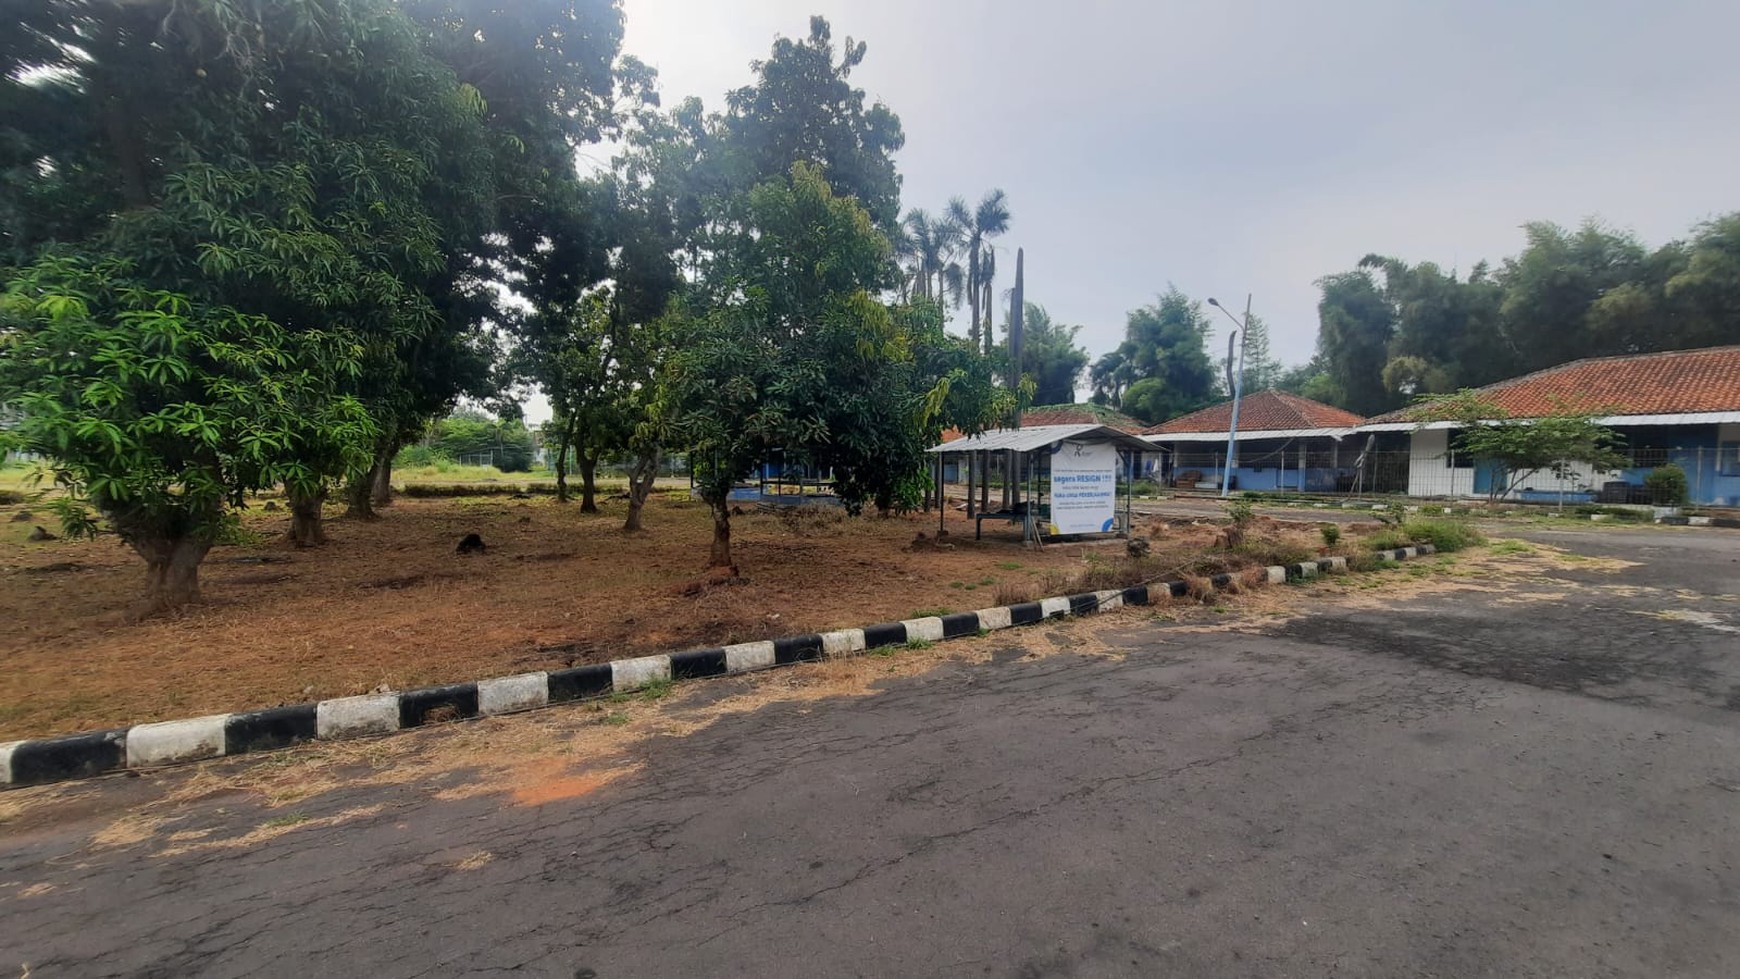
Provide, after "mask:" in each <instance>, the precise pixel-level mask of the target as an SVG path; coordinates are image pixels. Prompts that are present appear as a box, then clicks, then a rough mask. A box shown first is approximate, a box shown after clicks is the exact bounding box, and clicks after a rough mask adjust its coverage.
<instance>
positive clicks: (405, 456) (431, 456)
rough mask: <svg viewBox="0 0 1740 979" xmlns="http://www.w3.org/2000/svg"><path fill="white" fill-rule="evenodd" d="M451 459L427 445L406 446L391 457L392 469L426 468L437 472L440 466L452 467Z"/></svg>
mask: <svg viewBox="0 0 1740 979" xmlns="http://www.w3.org/2000/svg"><path fill="white" fill-rule="evenodd" d="M452 464H453V458H452V457H451V456H448V455H444V454H442V453H441V452H438V451H436V450H435V449H434V448H433V447H431V446H427V445H407V446H405V447H404V448H402V449H400V450H399V454H398V455H396V456H394V457H393V468H394V469H420V468H422V467H424V466H428V467H431V468H434V469H437V470H438V471H439V469H440V467H441V466H442V465H452Z"/></svg>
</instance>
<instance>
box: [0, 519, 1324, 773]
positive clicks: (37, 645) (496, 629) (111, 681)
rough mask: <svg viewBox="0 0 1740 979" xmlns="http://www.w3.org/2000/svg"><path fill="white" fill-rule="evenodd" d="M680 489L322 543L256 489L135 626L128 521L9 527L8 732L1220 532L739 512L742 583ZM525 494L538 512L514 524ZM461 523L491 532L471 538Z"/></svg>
mask: <svg viewBox="0 0 1740 979" xmlns="http://www.w3.org/2000/svg"><path fill="white" fill-rule="evenodd" d="M678 497H679V494H674V493H673V494H661V495H659V496H655V497H654V498H653V499H652V500H650V501H649V502H648V504H647V511H646V525H647V528H648V529H647V531H646V532H644V533H640V534H624V533H622V531H621V529H620V528H621V525H622V520H623V518H624V516H625V515H626V512H627V505H626V503H622V502H611V501H606V502H604V503H603V504H601V507H602V509H603V511H604V512H603V513H601V514H598V515H586V514H581V513H580V512H579V507H578V505H577V504H569V505H566V506H564V505H561V504H558V503H556V502H555V501H554V500H553V499H551V498H548V497H539V498H537V499H534V500H531V501H529V502H526V503H516V504H515V505H514V506H512V507H504V506H502V505H501V502H500V501H499V498H497V499H488V498H468V497H454V498H419V499H411V498H402V499H400V500H399V501H398V502H397V503H396V504H394V505H393V506H391V507H389V508H386V509H385V510H383V511H382V519H380V520H376V521H369V522H361V521H349V520H343V519H338V514H339V508H337V507H333V508H329V510H328V511H327V514H328V518H329V519H328V525H327V532H328V535H329V537H330V538H331V542H330V543H329V544H327V545H326V546H324V547H319V548H311V549H307V550H296V549H294V548H292V547H290V546H289V545H288V544H286V543H284V542H283V535H284V533H285V531H286V529H287V527H288V524H289V516H288V514H287V513H285V512H282V511H279V512H273V513H267V512H264V511H263V510H260V509H255V510H252V511H250V512H248V513H247V514H245V515H244V518H243V530H244V534H243V537H244V538H251V539H255V540H258V541H260V542H261V543H257V544H254V545H251V546H237V545H225V546H220V547H218V548H216V549H214V551H213V552H212V554H211V556H210V558H209V559H208V560H207V561H206V564H205V566H204V568H203V570H202V573H201V587H202V592H203V602H202V604H200V605H198V606H195V607H193V608H190V609H187V610H185V611H182V612H180V613H177V614H174V615H169V616H165V617H161V618H157V619H152V620H149V621H146V622H144V623H140V624H137V625H128V626H115V625H112V624H109V623H110V621H111V620H110V619H108V618H107V616H108V615H109V614H110V613H113V612H114V611H116V610H118V609H123V608H125V607H127V606H128V605H129V604H131V603H132V602H133V601H134V600H135V598H136V597H137V595H138V592H139V590H140V588H141V587H142V585H143V579H144V567H143V565H142V563H141V562H140V561H139V560H138V558H137V557H136V556H135V555H134V554H133V553H132V551H130V550H128V549H127V548H125V547H124V546H122V545H121V544H120V543H119V542H118V541H116V540H115V539H114V538H113V537H106V538H102V539H99V540H96V541H66V540H62V541H54V542H50V543H47V544H28V545H27V544H25V543H24V541H23V538H24V536H25V533H26V532H27V530H28V528H26V527H24V526H22V525H20V526H17V527H11V526H3V525H0V572H10V573H4V574H0V620H3V621H6V622H7V623H8V624H9V628H8V630H7V632H6V634H5V636H4V637H0V664H3V665H4V669H0V741H5V740H11V739H14V738H25V737H45V736H49V735H54V734H65V733H70V732H75V731H85V730H95V729H99V728H104V727H111V726H122V725H127V724H135V723H142V722H146V721H155V720H167V719H171V718H178V717H193V716H198V715H202V714H211V713H221V712H225V711H235V710H246V709H251V708H259V707H271V706H275V705H278V704H285V703H301V702H306V701H310V700H319V699H324V698H329V697H340V696H348V695H353V694H360V693H366V692H368V691H371V690H374V689H376V688H378V687H381V686H383V685H384V686H386V687H387V688H389V689H400V690H403V689H410V688H413V687H418V686H426V685H431V684H438V683H451V682H457V681H464V680H473V679H478V678H482V677H490V676H499V675H505V674H509V673H516V672H524V671H529V670H540V669H559V668H562V667H567V666H573V665H577V664H583V663H592V662H603V661H607V660H611V659H617V658H621V657H625V656H634V655H641V654H645V653H652V652H664V651H675V650H679V649H684V648H692V647H697V646H712V645H721V644H725V643H733V642H744V641H749V640H756V639H768V638H774V637H778V636H785V635H793V634H797V633H802V632H814V631H822V630H826V629H836V628H845V627H852V626H860V625H864V624H866V623H870V622H877V621H888V620H895V619H904V618H911V617H913V616H916V615H920V614H924V615H937V614H943V613H945V612H960V611H970V610H973V609H978V608H985V607H988V606H992V605H998V604H1002V603H1004V602H1006V601H1011V600H1025V599H1024V598H1020V597H1019V596H1028V597H1039V596H1041V595H1053V594H1062V593H1063V592H1064V591H1065V590H1068V589H1071V588H1074V589H1075V590H1082V589H1084V588H1113V587H1123V586H1125V585H1128V584H1134V583H1135V580H1130V579H1132V577H1134V579H1136V580H1140V579H1143V578H1147V577H1154V576H1159V575H1163V574H1165V573H1167V572H1169V571H1173V570H1176V569H1184V570H1191V569H1193V568H1196V567H1198V566H1199V565H1200V562H1201V561H1202V560H1204V554H1203V549H1204V548H1205V547H1207V546H1209V545H1210V544H1212V543H1213V540H1214V537H1215V536H1216V535H1217V534H1218V533H1219V531H1220V528H1219V527H1217V526H1215V525H1213V524H1209V523H1204V524H1202V525H1192V524H1190V523H1188V522H1183V523H1173V524H1166V523H1161V522H1158V521H1143V522H1139V524H1138V527H1137V532H1138V534H1142V535H1147V536H1150V537H1151V538H1152V541H1153V552H1152V553H1151V554H1150V556H1149V557H1148V558H1145V559H1144V560H1143V563H1142V564H1141V566H1140V567H1132V566H1130V565H1129V564H1128V562H1125V561H1123V559H1122V555H1123V545H1122V543H1121V542H1118V543H1116V544H1115V546H1110V547H1108V546H1104V545H1103V544H1099V543H1092V542H1084V543H1079V544H1061V545H1057V544H1054V545H1049V546H1046V547H1044V548H1041V549H1026V548H1023V547H1022V546H1021V545H1020V544H1019V542H1018V540H1017V537H1016V533H1015V532H1014V531H1010V530H1006V529H1005V528H1001V527H998V528H992V527H989V526H988V527H987V528H986V539H985V540H983V541H975V540H973V535H972V524H971V523H970V522H969V521H967V520H966V518H965V515H964V514H962V513H959V512H955V511H952V510H951V511H950V513H949V515H948V517H947V518H946V525H945V529H946V530H947V531H948V534H947V540H948V541H949V543H950V544H951V545H953V546H952V547H949V548H944V549H919V550H913V549H911V548H910V547H909V545H910V544H911V543H912V542H913V541H914V540H915V539H916V537H917V534H918V533H919V532H921V531H922V532H924V533H925V534H927V535H928V536H930V537H932V538H934V537H935V535H936V529H937V517H936V515H935V514H934V513H933V514H930V515H928V516H927V515H924V514H914V515H911V516H907V517H894V518H890V519H881V518H878V517H874V516H866V517H860V518H845V517H836V516H832V515H830V516H829V517H828V518H826V519H821V518H815V519H807V516H808V515H805V514H800V515H798V516H797V517H792V516H789V515H783V516H782V515H780V514H774V513H763V512H757V511H750V512H748V513H746V514H745V515H744V516H742V517H738V518H736V519H734V520H733V521H732V529H733V538H734V543H735V546H736V558H737V563H738V569H739V572H740V574H739V575H738V576H736V577H735V578H733V580H731V581H730V582H729V584H728V585H727V584H724V583H720V582H715V581H713V580H712V578H711V577H710V576H708V575H707V574H706V568H705V563H706V555H707V548H708V543H709V541H710V540H711V534H712V525H711V520H710V517H709V515H708V513H707V510H706V508H705V507H704V506H702V505H701V504H699V503H692V502H689V501H687V500H684V499H680V498H678ZM527 513H530V514H532V515H533V517H534V520H533V522H532V523H530V524H524V523H521V522H519V517H520V516H522V515H524V514H527ZM467 533H477V534H479V535H481V536H482V538H483V539H484V540H485V541H487V542H488V543H489V549H488V551H487V552H485V553H482V554H473V555H466V556H463V557H461V556H458V555H455V554H454V542H455V541H456V540H459V539H460V538H461V537H463V536H464V535H465V534H467ZM1309 536H1310V535H1309V534H1305V535H1301V541H1303V542H1304V543H1299V544H1298V546H1304V544H1305V543H1308V538H1309ZM1212 560H1213V562H1214V567H1215V569H1216V570H1224V569H1228V568H1231V567H1241V566H1250V565H1252V564H1256V563H1262V562H1261V561H1260V555H1256V554H1254V553H1253V554H1245V553H1240V554H1223V555H1220V556H1218V557H1215V558H1213V559H1212ZM286 565H289V566H290V567H285V566H286ZM75 569H76V572H77V573H76V574H74V573H73V572H74V570H75ZM292 569H293V571H294V573H288V572H290V571H291V570H292ZM1175 576H1176V575H1174V577H1175ZM697 582H699V583H701V586H700V587H694V586H695V585H696V583H697Z"/></svg>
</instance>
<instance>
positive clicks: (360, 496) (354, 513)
mask: <svg viewBox="0 0 1740 979" xmlns="http://www.w3.org/2000/svg"><path fill="white" fill-rule="evenodd" d="M374 484H375V475H374V470H373V469H370V470H369V471H368V472H365V473H358V474H357V475H356V476H353V477H351V480H350V482H348V483H345V484H344V518H345V519H346V520H379V519H380V514H377V513H375V492H374V490H375V485H374Z"/></svg>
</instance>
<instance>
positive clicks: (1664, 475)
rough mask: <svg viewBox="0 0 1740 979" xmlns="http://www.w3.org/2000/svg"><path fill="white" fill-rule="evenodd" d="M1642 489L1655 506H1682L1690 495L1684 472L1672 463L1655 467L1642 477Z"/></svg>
mask: <svg viewBox="0 0 1740 979" xmlns="http://www.w3.org/2000/svg"><path fill="white" fill-rule="evenodd" d="M1643 487H1644V489H1647V490H1649V499H1650V502H1651V503H1654V504H1655V505H1656V506H1684V505H1685V502H1686V500H1687V499H1689V497H1690V494H1689V492H1688V490H1687V486H1686V471H1685V470H1684V469H1681V468H1680V467H1679V466H1676V465H1674V464H1673V463H1671V462H1670V463H1668V464H1667V465H1665V466H1657V467H1655V470H1654V471H1652V472H1651V473H1650V474H1649V475H1648V476H1645V477H1643Z"/></svg>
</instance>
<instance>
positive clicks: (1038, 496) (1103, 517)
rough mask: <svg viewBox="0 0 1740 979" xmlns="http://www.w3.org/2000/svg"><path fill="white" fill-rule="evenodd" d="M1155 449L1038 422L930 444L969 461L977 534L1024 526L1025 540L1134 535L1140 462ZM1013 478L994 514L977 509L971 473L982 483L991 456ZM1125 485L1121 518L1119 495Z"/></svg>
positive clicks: (1104, 428)
mask: <svg viewBox="0 0 1740 979" xmlns="http://www.w3.org/2000/svg"><path fill="white" fill-rule="evenodd" d="M1144 450H1147V451H1152V450H1153V446H1151V445H1149V444H1148V443H1146V442H1144V441H1142V440H1141V439H1140V438H1137V437H1136V436H1134V435H1131V434H1129V433H1128V432H1123V431H1119V430H1118V429H1116V428H1112V427H1111V426H1108V425H1034V426H1030V427H1026V428H998V429H992V430H991V431H988V432H983V433H981V434H979V435H974V436H971V437H969V438H962V439H955V440H954V441H952V442H944V443H942V444H940V445H934V446H931V447H930V448H929V449H928V450H926V451H928V452H930V453H932V454H934V455H936V456H937V459H938V463H939V469H940V468H941V461H942V460H943V459H944V458H946V457H948V456H964V457H965V459H966V460H967V461H968V462H969V466H968V473H969V475H968V480H967V515H968V517H969V518H971V519H972V520H973V521H974V536H975V537H977V536H979V534H980V532H981V531H982V528H983V525H984V522H985V521H986V520H1006V521H1009V522H1011V523H1019V524H1020V525H1021V539H1022V540H1023V541H1031V542H1037V541H1040V540H1042V539H1043V538H1044V537H1064V536H1073V535H1076V534H1099V533H1118V534H1121V535H1128V534H1129V527H1130V499H1131V497H1130V492H1131V484H1132V482H1133V481H1134V466H1135V461H1136V459H1137V458H1138V457H1139V456H1140V455H1141V453H1142V452H1143V451H1144ZM997 454H1001V455H1003V457H1004V459H1005V464H1004V467H1003V471H1004V472H1007V473H1012V474H1014V477H1015V478H1014V479H1012V480H1010V481H1009V482H1010V485H1009V486H1008V490H1009V492H1007V493H1005V494H1004V499H1003V501H1002V504H1003V505H1001V506H999V507H998V508H997V509H995V510H989V511H980V510H978V509H977V508H976V506H975V497H974V495H973V480H972V475H971V474H972V473H974V472H976V473H979V474H980V475H979V478H980V479H983V478H984V474H985V473H986V472H988V471H989V469H990V465H989V463H990V460H991V458H992V456H993V455H997ZM1120 480H1121V481H1122V483H1123V487H1124V501H1123V520H1122V522H1121V525H1120V522H1119V520H1118V516H1119V514H1118V499H1117V490H1118V483H1119V482H1120Z"/></svg>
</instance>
